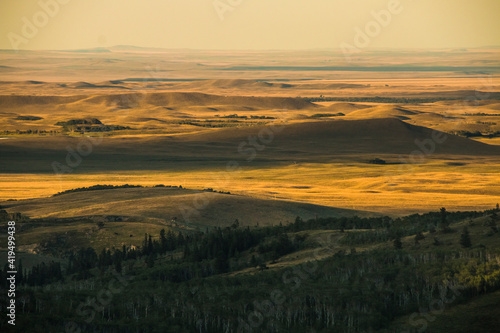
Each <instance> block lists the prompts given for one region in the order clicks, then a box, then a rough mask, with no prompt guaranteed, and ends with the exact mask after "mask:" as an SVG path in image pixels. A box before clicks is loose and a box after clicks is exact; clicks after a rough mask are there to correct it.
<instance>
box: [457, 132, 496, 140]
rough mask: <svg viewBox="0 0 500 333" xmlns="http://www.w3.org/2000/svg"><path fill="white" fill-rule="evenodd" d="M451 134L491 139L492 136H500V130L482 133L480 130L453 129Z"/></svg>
mask: <svg viewBox="0 0 500 333" xmlns="http://www.w3.org/2000/svg"><path fill="white" fill-rule="evenodd" d="M451 134H454V135H459V136H463V137H466V138H489V139H491V138H497V137H500V131H496V132H490V133H482V132H479V131H475V132H470V131H453V132H451Z"/></svg>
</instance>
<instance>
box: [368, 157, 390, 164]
mask: <svg viewBox="0 0 500 333" xmlns="http://www.w3.org/2000/svg"><path fill="white" fill-rule="evenodd" d="M368 163H370V164H387V162H386V161H385V160H383V159H381V158H378V157H376V158H374V159H373V160H369V161H368Z"/></svg>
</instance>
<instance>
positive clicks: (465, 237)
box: [460, 227, 472, 248]
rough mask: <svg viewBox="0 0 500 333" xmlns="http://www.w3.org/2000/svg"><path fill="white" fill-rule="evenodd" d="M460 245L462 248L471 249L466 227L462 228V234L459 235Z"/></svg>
mask: <svg viewBox="0 0 500 333" xmlns="http://www.w3.org/2000/svg"><path fill="white" fill-rule="evenodd" d="M460 245H462V247H464V248H467V247H471V245H472V243H471V240H470V235H469V230H468V229H467V227H464V229H463V230H462V234H461V235H460Z"/></svg>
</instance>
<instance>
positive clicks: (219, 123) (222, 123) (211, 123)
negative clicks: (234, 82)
mask: <svg viewBox="0 0 500 333" xmlns="http://www.w3.org/2000/svg"><path fill="white" fill-rule="evenodd" d="M238 118H241V117H238ZM266 119H267V118H266ZM173 123H174V124H178V125H191V126H198V127H210V128H224V127H237V126H252V125H259V124H263V123H262V122H247V121H239V120H180V121H175V122H173Z"/></svg>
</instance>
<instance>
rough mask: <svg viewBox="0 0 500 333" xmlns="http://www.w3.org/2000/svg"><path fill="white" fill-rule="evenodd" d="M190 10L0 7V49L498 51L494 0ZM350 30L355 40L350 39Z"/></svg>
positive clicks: (179, 4) (295, 0) (288, 0)
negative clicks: (349, 47)
mask: <svg viewBox="0 0 500 333" xmlns="http://www.w3.org/2000/svg"><path fill="white" fill-rule="evenodd" d="M196 3H197V4H198V5H197V6H193V2H189V3H188V2H186V1H182V0H171V1H168V2H165V1H148V2H146V3H144V2H140V1H138V0H132V1H127V2H126V3H123V2H121V1H118V0H108V1H105V2H103V1H97V0H89V1H85V2H83V1H75V0H73V1H70V0H69V1H68V0H65V1H62V0H42V1H34V0H29V1H22V2H19V1H4V2H2V3H1V4H0V10H1V12H2V13H3V17H2V21H1V23H0V36H1V37H0V49H26V50H70V49H86V48H94V47H109V46H110V45H134V46H138V47H152V48H165V49H199V50H204V49H212V50H307V49H338V50H341V49H342V47H341V45H352V46H355V47H357V48H358V49H415V48H419V49H438V48H439V49H449V48H477V47H485V46H496V45H500V35H499V34H498V31H500V20H498V13H499V12H500V2H499V1H495V0H479V1H475V2H474V3H472V2H471V1H467V0H442V1H438V2H436V1H431V0H421V1H412V0H400V1H398V0H370V1H361V0H355V1H350V0H349V1H348V0H337V1H325V0H313V1H307V2H305V1H300V0H275V1H272V2H269V1H265V0H253V1H244V0H242V1H232V2H228V1H226V0H216V1H199V0H198V1H196ZM387 13H389V16H387ZM360 31H361V34H364V35H365V37H363V36H361V37H359V36H360ZM495 32H497V33H495ZM356 38H358V39H356Z"/></svg>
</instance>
